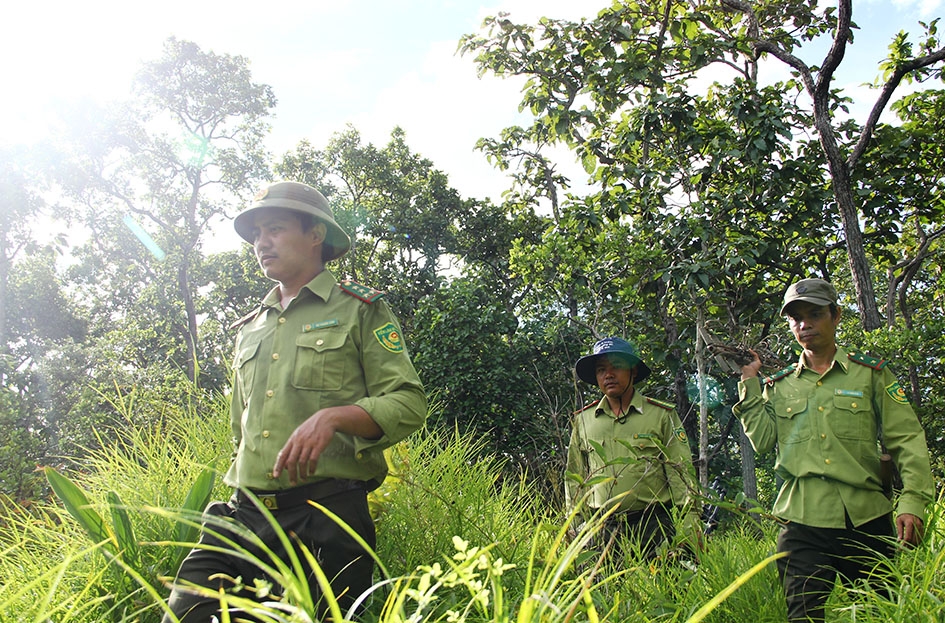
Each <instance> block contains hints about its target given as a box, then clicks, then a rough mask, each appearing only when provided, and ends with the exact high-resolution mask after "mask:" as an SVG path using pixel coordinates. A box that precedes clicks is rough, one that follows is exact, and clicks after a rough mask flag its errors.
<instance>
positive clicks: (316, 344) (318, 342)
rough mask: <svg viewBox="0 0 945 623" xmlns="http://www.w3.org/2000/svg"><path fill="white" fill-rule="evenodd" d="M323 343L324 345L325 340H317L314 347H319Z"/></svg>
mask: <svg viewBox="0 0 945 623" xmlns="http://www.w3.org/2000/svg"><path fill="white" fill-rule="evenodd" d="M324 343H325V340H318V341H317V342H315V346H321V345H322V344H324Z"/></svg>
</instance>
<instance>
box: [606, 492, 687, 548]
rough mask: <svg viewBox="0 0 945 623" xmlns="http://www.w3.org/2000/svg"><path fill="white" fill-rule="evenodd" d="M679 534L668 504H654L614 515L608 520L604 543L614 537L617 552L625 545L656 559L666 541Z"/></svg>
mask: <svg viewBox="0 0 945 623" xmlns="http://www.w3.org/2000/svg"><path fill="white" fill-rule="evenodd" d="M675 535H676V527H675V526H674V525H673V517H672V514H671V513H670V509H669V507H668V506H665V505H663V504H653V505H651V506H648V507H646V508H645V509H643V510H639V511H624V512H622V513H615V514H613V515H611V516H610V517H609V518H608V519H607V521H606V522H605V523H604V530H603V534H602V535H601V536H602V537H603V541H604V542H603V545H606V544H607V543H608V542H609V541H610V540H611V539H613V542H614V551H615V554H622V553H623V552H622V549H623V545H624V544H629V546H630V549H631V551H632V552H639V553H640V554H641V555H642V556H643V557H644V558H653V557H655V556H656V554H657V552H658V548H659V546H660V545H662V544H663V542H665V541H672V540H673V537H674V536H675Z"/></svg>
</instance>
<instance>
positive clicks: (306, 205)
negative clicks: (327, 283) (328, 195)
mask: <svg viewBox="0 0 945 623" xmlns="http://www.w3.org/2000/svg"><path fill="white" fill-rule="evenodd" d="M262 208H285V209H287V210H294V211H296V212H303V213H305V214H311V215H312V216H314V217H315V218H316V219H318V220H319V221H321V222H322V223H324V224H325V226H326V227H327V229H328V233H327V234H326V235H325V242H323V243H322V260H323V261H325V262H329V261H331V260H334V259H338V258H339V257H341V256H342V255H344V254H345V253H347V252H348V249H350V248H351V238H349V237H348V234H346V233H345V231H344V230H343V229H341V227H339V226H338V223H336V222H335V217H334V215H333V214H332V212H331V207H329V205H328V200H327V199H325V197H324V195H322V194H321V193H320V192H318V191H317V190H315V189H314V188H312V187H311V186H309V185H307V184H302V183H299V182H276V183H275V184H271V185H269V186H267V187H266V188H264V189H262V190H261V191H259V193H258V194H257V195H256V196H255V197H254V198H253V202H252V203H251V204H250V205H249V207H247V208H246V209H245V210H243V211H242V212H240V213H239V214H237V215H236V218H235V219H234V220H233V227H234V228H235V229H236V233H238V234H239V235H240V238H242V239H243V240H245V241H246V242H248V243H250V244H253V213H254V212H256V210H261V209H262Z"/></svg>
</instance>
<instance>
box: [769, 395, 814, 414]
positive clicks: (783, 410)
mask: <svg viewBox="0 0 945 623" xmlns="http://www.w3.org/2000/svg"><path fill="white" fill-rule="evenodd" d="M806 410H807V398H805V397H799V398H788V399H786V400H778V401H775V405H774V413H775V415H777V416H778V417H783V418H788V419H790V418H793V417H794V416H795V415H797V414H798V413H803V412H804V411H806Z"/></svg>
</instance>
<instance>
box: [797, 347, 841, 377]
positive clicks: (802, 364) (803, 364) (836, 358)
mask: <svg viewBox="0 0 945 623" xmlns="http://www.w3.org/2000/svg"><path fill="white" fill-rule="evenodd" d="M849 367H850V359H849V357H848V356H847V351H845V350H844V349H843V347H842V346H837V352H836V353H834V355H833V365H832V366H831V367H830V369H831V370H833V369H835V368H839V369H840V370H842V371H843V373H844V374H846V373H847V370H848V369H849ZM805 368H807V369H810V366H808V365H807V360H806V359H805V358H804V353H803V352H802V353H801V355H800V357H798V358H797V367H796V368H794V372H792V373H791V374H793V375H794V376H795V378H796V377H799V376H800V375H801V372H803V371H804V369H805ZM829 371H830V370H828V372H829Z"/></svg>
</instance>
